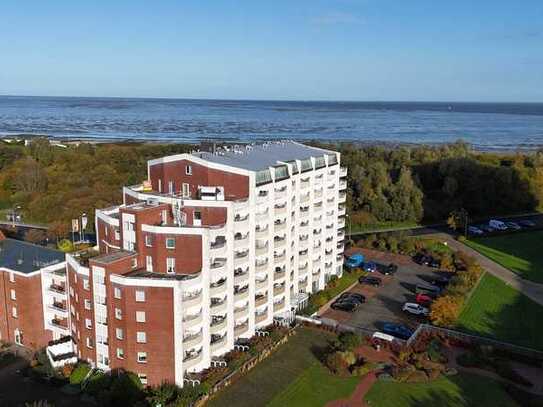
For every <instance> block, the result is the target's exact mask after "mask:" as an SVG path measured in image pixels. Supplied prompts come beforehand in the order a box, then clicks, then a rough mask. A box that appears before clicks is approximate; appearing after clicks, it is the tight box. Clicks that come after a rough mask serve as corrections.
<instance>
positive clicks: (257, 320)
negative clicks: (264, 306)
mask: <svg viewBox="0 0 543 407" xmlns="http://www.w3.org/2000/svg"><path fill="white" fill-rule="evenodd" d="M267 318H268V311H267V310H266V311H265V312H261V313H258V314H255V323H257V324H258V323H260V322H262V321H265V320H266V319H267Z"/></svg>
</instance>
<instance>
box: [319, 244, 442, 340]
mask: <svg viewBox="0 0 543 407" xmlns="http://www.w3.org/2000/svg"><path fill="white" fill-rule="evenodd" d="M356 252H359V253H362V254H364V256H365V258H366V260H367V261H375V262H376V263H380V264H389V263H394V264H397V265H398V271H397V272H396V273H395V274H394V275H393V276H383V275H382V274H380V273H379V272H375V273H372V274H371V275H372V276H377V277H380V278H381V279H382V282H383V284H382V285H381V286H380V287H371V286H367V285H362V284H357V285H356V286H355V287H353V288H352V289H351V290H349V291H350V292H356V293H360V294H362V295H364V296H365V297H366V303H365V304H362V305H361V306H360V307H359V308H358V309H357V310H356V311H354V312H352V313H350V312H344V311H338V310H333V309H328V310H327V311H325V312H324V313H323V314H322V315H321V317H325V318H330V319H334V320H336V321H338V322H340V323H344V324H348V325H352V326H355V327H358V328H363V329H368V330H371V331H376V330H380V329H381V328H382V324H383V323H385V322H396V323H403V324H405V325H407V326H409V327H411V328H416V327H417V325H418V324H420V323H422V322H424V321H425V318H424V317H419V316H415V315H411V314H408V313H405V312H403V311H402V306H403V304H404V303H405V302H415V286H416V285H417V284H424V285H428V282H429V281H431V280H432V279H434V278H435V277H437V276H440V275H441V276H442V275H444V274H445V273H446V272H439V271H436V270H435V269H432V268H430V267H426V266H420V265H418V264H416V263H414V262H413V261H412V260H411V259H410V258H409V257H407V256H401V255H395V254H390V253H383V252H379V251H375V250H367V249H358V248H354V249H351V250H349V251H348V253H346V254H347V255H351V254H353V253H356Z"/></svg>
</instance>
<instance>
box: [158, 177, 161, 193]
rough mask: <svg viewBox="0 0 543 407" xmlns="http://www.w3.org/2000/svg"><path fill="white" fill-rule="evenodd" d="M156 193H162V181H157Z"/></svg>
mask: <svg viewBox="0 0 543 407" xmlns="http://www.w3.org/2000/svg"><path fill="white" fill-rule="evenodd" d="M158 192H162V180H161V179H159V180H158Z"/></svg>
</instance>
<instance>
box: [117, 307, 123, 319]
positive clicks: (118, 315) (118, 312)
mask: <svg viewBox="0 0 543 407" xmlns="http://www.w3.org/2000/svg"><path fill="white" fill-rule="evenodd" d="M115 318H117V319H123V312H122V311H121V309H120V308H115Z"/></svg>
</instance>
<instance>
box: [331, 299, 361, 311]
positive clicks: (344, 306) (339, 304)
mask: <svg viewBox="0 0 543 407" xmlns="http://www.w3.org/2000/svg"><path fill="white" fill-rule="evenodd" d="M330 307H331V308H332V309H335V310H338V311H345V312H354V311H356V309H357V308H358V304H355V303H354V302H351V301H336V302H334V303H333V304H332V305H331V306H330Z"/></svg>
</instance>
